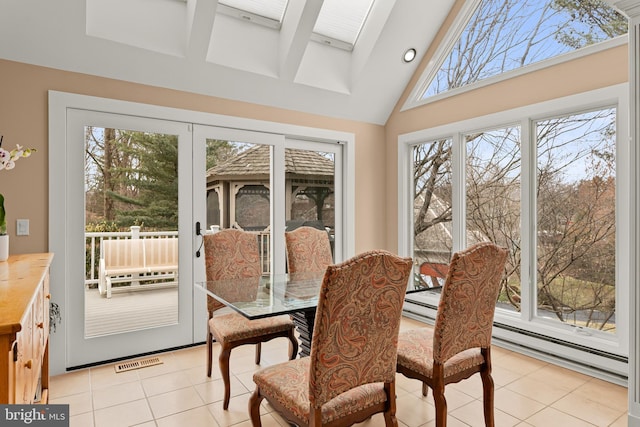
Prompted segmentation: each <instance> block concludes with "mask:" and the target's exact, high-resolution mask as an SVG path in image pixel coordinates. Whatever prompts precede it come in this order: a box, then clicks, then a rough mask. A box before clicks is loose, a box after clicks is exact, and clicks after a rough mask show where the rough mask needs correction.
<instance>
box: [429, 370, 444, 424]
mask: <svg viewBox="0 0 640 427" xmlns="http://www.w3.org/2000/svg"><path fill="white" fill-rule="evenodd" d="M431 391H432V392H433V403H434V404H435V407H436V427H446V426H447V399H445V397H444V366H443V365H442V364H439V363H434V364H433V384H432V387H431Z"/></svg>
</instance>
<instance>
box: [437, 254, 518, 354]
mask: <svg viewBox="0 0 640 427" xmlns="http://www.w3.org/2000/svg"><path fill="white" fill-rule="evenodd" d="M506 259H507V251H506V249H503V248H500V247H498V246H496V245H495V244H493V243H489V242H482V243H477V244H475V245H472V246H470V247H469V248H467V249H465V250H462V251H460V252H456V253H455V254H453V257H452V258H451V263H450V265H449V272H448V273H447V279H446V281H445V284H444V287H443V288H442V295H441V297H440V304H439V305H438V314H437V315H436V322H435V326H434V337H433V360H434V362H435V363H443V364H444V362H445V361H447V360H448V359H449V358H451V357H453V356H455V355H456V354H458V353H460V352H461V351H464V350H467V349H470V348H477V347H480V348H488V347H489V346H490V344H491V330H492V327H493V315H494V313H495V308H496V300H497V299H498V293H499V291H500V286H501V282H502V277H503V275H504V269H505V262H506Z"/></svg>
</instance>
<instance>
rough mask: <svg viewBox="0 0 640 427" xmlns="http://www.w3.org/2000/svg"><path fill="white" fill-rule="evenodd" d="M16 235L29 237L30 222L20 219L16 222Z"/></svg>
mask: <svg viewBox="0 0 640 427" xmlns="http://www.w3.org/2000/svg"><path fill="white" fill-rule="evenodd" d="M16 235H18V236H28V235H29V220H28V219H18V220H16Z"/></svg>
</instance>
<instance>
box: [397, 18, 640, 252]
mask: <svg viewBox="0 0 640 427" xmlns="http://www.w3.org/2000/svg"><path fill="white" fill-rule="evenodd" d="M444 31H446V28H443V30H442V31H441V34H440V35H439V36H440V37H441V36H442V34H444ZM627 49H628V48H627V45H626V44H624V45H622V46H618V47H614V48H611V49H608V50H606V51H601V52H599V53H596V54H593V55H590V56H588V57H582V58H579V59H575V60H573V61H569V62H565V63H563V64H559V65H556V66H553V67H549V68H546V69H543V70H539V71H536V72H533V73H530V74H525V75H521V76H519V77H516V78H513V79H510V80H505V81H502V82H499V83H496V84H493V85H489V86H485V87H483V88H479V89H476V90H473V91H469V92H466V93H463V94H460V95H457V96H453V97H449V98H445V99H441V100H439V101H436V102H433V103H430V104H426V105H423V106H420V107H417V108H413V109H410V110H406V111H403V112H400V111H399V110H400V108H402V105H403V104H404V102H405V100H406V99H407V97H408V95H409V92H410V90H411V89H412V88H413V86H414V85H415V84H416V82H417V79H418V78H419V76H420V75H421V73H422V70H424V67H425V64H426V63H427V62H428V61H429V60H431V57H432V54H433V52H427V55H426V56H425V58H424V59H423V61H422V63H421V64H420V67H419V69H418V71H417V72H416V75H415V76H414V78H413V79H412V82H411V83H410V84H409V85H408V86H407V88H406V89H405V93H404V94H403V95H402V97H401V98H400V100H399V102H398V104H397V105H396V108H395V109H394V112H393V113H392V114H391V116H390V117H389V120H388V121H387V124H386V126H385V131H386V158H387V164H386V168H387V176H388V177H389V179H388V181H387V182H388V183H387V186H386V189H387V191H386V193H387V197H388V199H387V200H388V205H387V220H388V223H389V224H390V225H391V224H397V221H398V215H397V213H398V209H397V200H398V191H397V189H398V186H397V180H396V179H394V177H396V176H397V174H398V156H397V154H398V136H399V135H401V134H405V133H409V132H414V131H417V130H421V129H429V128H432V127H435V126H439V125H443V124H447V123H454V122H458V121H462V120H465V119H469V118H473V117H482V116H484V115H487V114H491V113H496V112H500V111H507V110H510V109H513V108H516V107H521V106H525V105H530V104H535V103H538V102H542V101H547V100H551V99H555V98H561V97H564V96H568V95H572V94H577V93H580V92H585V91H589V90H593V89H598V88H602V87H607V86H611V85H615V84H619V83H625V82H627V81H628V52H627ZM387 243H388V246H389V248H390V250H393V251H396V250H397V245H398V233H397V227H393V226H389V227H388V228H387Z"/></svg>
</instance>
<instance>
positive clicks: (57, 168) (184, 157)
mask: <svg viewBox="0 0 640 427" xmlns="http://www.w3.org/2000/svg"><path fill="white" fill-rule="evenodd" d="M49 124H50V128H49V141H50V143H49V144H50V145H49V148H50V149H49V200H50V205H49V250H50V251H51V252H53V253H54V254H55V257H54V262H53V264H52V268H51V277H52V280H51V283H52V298H53V301H54V302H56V303H57V304H59V306H60V309H61V312H62V316H63V320H62V324H61V325H59V326H58V328H57V331H56V332H55V333H53V334H52V337H51V342H52V345H51V355H50V356H51V359H50V362H51V373H52V374H54V375H55V374H58V373H62V372H64V371H65V370H68V369H71V368H77V367H81V366H85V365H91V364H97V363H101V362H105V361H111V360H114V359H121V358H130V357H132V356H135V355H139V354H145V353H152V352H155V351H161V350H165V349H169V348H172V347H177V346H183V345H189V344H197V343H200V342H204V340H205V337H206V304H205V295H204V294H202V293H201V292H199V291H198V290H197V289H195V288H194V286H193V284H194V282H196V281H199V280H204V278H205V276H204V256H203V254H202V252H201V250H202V246H201V244H202V236H201V235H202V234H205V233H206V232H213V231H214V230H215V228H216V226H217V227H220V226H224V227H227V226H231V225H232V224H234V223H237V225H240V226H241V227H243V228H244V227H246V228H248V229H252V230H258V233H259V234H260V235H261V236H264V237H265V242H266V246H265V247H264V249H265V252H264V257H263V264H264V266H263V268H264V269H265V271H267V272H283V271H285V268H286V266H285V246H284V231H285V229H286V227H287V226H290V225H291V223H292V222H300V221H301V220H304V221H303V222H306V221H310V222H311V223H314V224H315V225H316V226H323V227H325V228H326V229H327V231H328V232H329V233H330V235H331V237H332V239H333V244H334V260H335V261H336V262H339V261H342V260H343V259H344V258H345V257H348V256H350V255H352V254H353V250H354V249H353V246H354V225H353V221H354V220H353V203H354V201H353V200H354V179H353V170H354V153H353V146H354V144H353V142H354V136H353V135H352V134H348V133H342V132H335V131H329V130H324V129H316V128H307V127H301V126H295V125H285V124H279V123H271V122H263V121H256V120H250V119H242V118H236V117H229V116H221V115H214V114H208V113H200V112H195V111H188V110H178V109H172V108H165V107H158V106H153V105H147V104H138V103H131V102H123V101H118V100H111V99H105V98H97V97H90V96H84V95H76V94H67V93H62V92H55V91H51V92H50V93H49ZM242 129H246V130H242ZM107 133H109V136H107ZM293 136H295V137H293ZM90 140H91V141H93V143H95V144H98V145H99V144H101V143H102V144H103V143H104V141H105V140H117V141H118V143H125V142H131V143H133V144H134V145H133V146H126V148H122V147H121V148H122V149H123V150H124V151H125V152H126V153H130V151H129V150H133V151H132V152H134V153H135V155H134V156H131V158H132V159H136V160H135V162H138V161H139V164H140V165H142V163H143V161H144V162H146V166H144V167H143V169H140V168H137V167H138V163H135V162H133V163H131V164H125V163H123V164H121V165H120V166H122V169H123V170H127V171H128V173H129V174H130V176H128V177H127V179H124V180H122V181H121V183H123V185H124V187H125V188H124V189H122V191H120V192H118V191H117V190H116V189H114V188H112V187H109V191H108V192H104V193H103V194H107V195H110V197H111V196H113V197H112V198H114V200H117V201H118V202H126V203H129V204H130V205H131V204H133V205H135V204H136V203H137V204H139V205H140V206H141V207H140V209H142V210H144V209H147V213H148V212H149V209H150V207H153V208H154V209H156V210H155V211H153V212H155V213H156V215H155V216H153V222H154V224H150V223H149V221H150V220H149V219H148V218H147V217H144V218H143V216H138V217H137V220H136V216H135V215H134V214H132V213H131V212H128V213H127V212H124V215H120V216H119V217H118V221H116V222H118V224H116V225H117V228H118V231H117V232H118V233H126V234H128V236H127V237H129V238H133V237H135V236H137V237H138V238H146V237H149V236H151V235H153V234H154V233H159V234H161V235H163V236H164V235H170V234H171V235H173V236H174V237H175V236H177V237H178V241H179V253H178V273H177V277H178V278H179V279H178V285H177V286H175V287H173V288H171V287H170V288H169V289H173V290H174V291H175V295H176V296H175V299H174V300H173V301H174V304H173V305H172V310H173V313H174V314H173V317H171V316H163V315H160V314H159V312H156V317H162V318H163V320H164V322H161V324H156V325H149V324H147V323H145V322H143V320H144V321H146V320H148V319H147V317H151V316H145V315H142V314H141V313H142V312H143V311H144V310H149V308H150V306H151V305H152V300H153V299H154V298H153V297H155V296H157V295H156V294H160V293H164V292H166V290H165V289H159V290H158V291H157V292H156V290H155V289H154V290H150V289H149V290H141V291H138V292H135V293H134V292H133V291H132V293H133V295H132V300H133V298H135V299H136V300H141V301H139V302H137V303H136V304H137V305H135V306H134V309H133V311H134V312H135V311H140V312H141V313H139V316H138V320H132V319H126V318H125V317H123V316H122V315H121V312H119V311H118V310H116V308H115V307H113V308H111V307H110V308H111V310H112V311H109V309H107V311H106V316H105V313H104V312H103V313H101V315H102V316H103V317H102V320H101V321H98V322H96V321H95V318H96V317H95V314H96V312H95V310H94V309H93V308H92V306H91V304H93V303H96V302H98V303H103V304H106V305H109V306H111V305H114V304H113V303H114V301H115V296H116V295H118V296H122V294H123V293H127V292H128V291H129V289H127V288H126V286H127V285H128V284H126V283H125V284H124V286H125V288H124V289H118V292H113V295H112V298H106V297H105V296H104V295H100V293H99V286H97V284H98V281H99V279H96V278H95V277H92V276H91V274H90V271H92V269H93V268H94V267H91V266H94V265H95V264H94V263H95V261H96V260H95V259H91V258H92V256H93V257H99V252H97V253H96V252H92V251H91V250H89V249H88V248H89V247H90V246H91V244H90V243H89V242H90V241H91V239H93V238H95V239H99V238H112V239H113V238H124V237H123V236H122V235H118V236H116V235H114V234H112V231H113V230H112V229H110V228H109V227H110V221H105V227H106V228H105V229H103V227H102V225H100V224H99V225H98V226H96V227H94V229H92V230H91V231H87V230H86V224H87V223H93V222H95V220H96V217H97V216H99V215H100V213H101V210H100V208H97V207H96V206H95V204H96V203H98V202H97V200H96V193H95V188H93V187H92V186H91V185H89V181H91V175H92V174H95V173H97V169H98V168H99V167H101V166H100V165H99V162H97V161H96V160H95V159H91V156H97V157H100V156H101V155H103V153H100V152H98V153H95V152H94V153H90V152H89V151H90V150H88V149H87V143H88V142H87V141H90ZM136 144H137V145H136ZM150 144H151V145H150ZM154 144H159V145H158V146H157V147H156V146H155V145H154ZM116 145H117V144H116ZM94 148H95V147H94ZM149 148H151V149H149ZM147 149H148V150H147ZM218 149H221V152H220V153H217V154H215V152H216V150H218ZM250 149H253V150H257V151H261V152H262V153H263V154H264V153H266V156H267V157H268V162H267V167H266V169H264V168H258V167H257V165H256V164H255V163H249V162H245V163H244V164H243V168H244V169H245V170H247V171H249V172H251V173H253V176H252V177H251V179H249V180H248V181H247V180H234V179H227V178H228V177H227V178H225V179H223V180H224V181H225V182H226V184H224V185H218V186H217V187H216V185H217V183H216V182H214V181H215V180H214V179H213V178H212V177H211V176H210V174H209V172H213V171H208V169H210V168H211V165H212V164H214V163H212V162H211V158H212V157H213V158H215V160H216V161H215V164H221V163H223V161H224V160H225V156H224V154H225V152H224V151H225V150H226V155H227V157H226V160H236V161H238V160H240V161H242V159H243V158H242V154H241V153H242V152H244V151H247V150H250ZM145 150H147V151H149V152H152V153H163V151H162V150H167V151H164V153H166V155H158V157H157V158H156V159H155V160H156V161H155V162H153V161H152V162H149V158H148V157H146V158H144V159H143V157H144V156H147V154H148V153H147V151H145ZM265 150H266V151H265ZM114 153H117V151H116V152H114ZM114 153H112V154H114ZM212 153H214V154H215V155H213V154H212ZM176 156H177V158H176ZM287 156H289V157H290V158H293V159H306V160H309V159H310V158H312V159H313V161H312V162H311V163H309V165H313V167H302V168H299V169H298V172H295V171H294V170H293V169H292V168H290V167H288V166H287V164H286V163H287V161H286V160H285V159H286V158H287ZM291 156H293V157H291ZM171 159H173V160H172V161H173V162H174V163H171ZM207 159H209V162H208V161H207ZM151 160H154V159H153V158H152V159H151ZM153 163H157V165H154V164H153ZM208 163H209V164H208ZM236 163H237V162H236ZM172 165H173V167H172ZM318 165H321V167H318ZM120 166H118V167H116V168H115V169H114V171H118V170H119V169H118V168H119V167H120ZM153 166H158V167H157V168H156V170H155V171H153V170H152V169H153ZM160 166H163V167H160ZM140 167H142V166H140ZM145 168H146V169H145ZM167 169H169V170H170V174H165V176H163V177H161V178H162V179H164V180H165V183H166V182H167V180H169V181H170V180H171V178H172V177H173V178H175V188H172V187H171V186H170V185H169V186H167V185H165V186H164V187H158V189H157V191H158V192H159V193H158V197H157V199H158V200H155V199H156V198H154V197H153V196H149V188H148V186H147V184H149V183H148V182H143V181H144V179H143V176H153V174H154V173H156V174H161V173H160V172H161V171H163V170H167ZM263 169H264V170H263ZM294 169H295V168H294ZM136 171H138V172H140V173H139V174H137V173H136ZM301 171H302V172H301ZM258 172H259V173H258ZM309 172H312V173H309ZM130 181H136V182H137V184H136V185H131V188H128V187H127V185H128V183H129V182H130ZM97 182H98V181H96V180H95V179H94V181H93V182H92V183H93V185H94V186H96V183H97ZM142 187H147V188H145V190H146V195H142V194H138V193H135V191H134V192H132V188H133V189H139V188H142ZM230 190H233V197H231V192H230ZM215 191H222V195H223V196H225V197H226V198H224V199H223V198H220V197H218V196H217V195H216V194H215ZM225 191H226V192H227V193H226V195H225V193H224V192H225ZM214 195H215V196H216V197H214ZM103 197H104V196H103ZM221 200H225V201H224V202H223V203H221V202H220V201H221ZM160 201H161V202H162V203H159V202H160ZM265 201H266V203H265ZM92 203H93V205H92ZM167 204H168V205H171V206H173V205H175V208H174V209H173V211H171V209H168V208H167ZM116 205H117V204H116ZM111 208H112V209H114V211H115V210H118V208H117V206H116V207H115V208H114V207H113V206H112V207H111ZM143 208H144V209H143ZM254 208H256V209H254ZM128 209H129V211H134V212H135V211H136V209H137V208H135V206H134V207H131V206H129V208H128ZM104 210H105V212H106V210H107V208H106V207H105V208H104ZM87 211H92V212H93V213H89V214H87ZM123 211H126V210H123ZM95 212H98V214H95ZM158 212H162V214H159V215H158V214H157V213H158ZM137 214H141V215H142V214H145V213H144V212H137ZM92 215H93V216H92ZM145 215H146V214H145ZM125 217H129V219H133V220H134V221H133V222H132V223H131V224H127V226H128V225H132V226H134V227H135V226H140V229H139V230H136V231H135V233H134V231H133V230H132V231H130V232H129V231H126V232H125V231H122V229H123V228H125V229H126V227H124V223H125V221H123V218H125ZM161 220H164V221H161ZM198 223H199V225H200V230H201V233H200V235H197V234H196V231H197V224H198ZM167 224H169V225H167ZM171 226H173V228H171ZM89 228H91V227H89ZM150 229H153V231H152V230H150ZM145 233H147V234H145ZM134 234H135V236H134ZM107 235H109V236H107ZM96 236H100V237H96ZM156 237H157V234H156ZM93 248H94V250H95V246H93ZM198 252H200V256H198ZM135 281H136V280H135V279H134V280H133V282H135ZM89 298H92V299H91V300H90V299H89ZM90 303H91V304H90ZM103 308H104V307H103ZM136 309H139V310H136ZM129 314H131V313H129ZM90 323H91V324H90ZM115 326H117V327H118V328H115ZM102 327H104V329H101V328H102ZM108 328H112V329H110V330H109V329H108Z"/></svg>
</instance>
